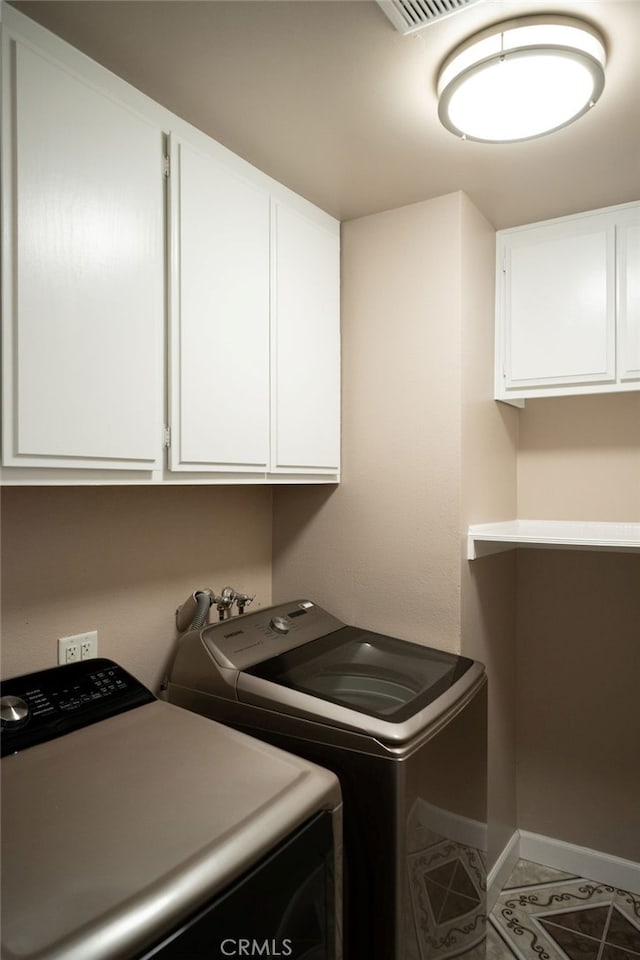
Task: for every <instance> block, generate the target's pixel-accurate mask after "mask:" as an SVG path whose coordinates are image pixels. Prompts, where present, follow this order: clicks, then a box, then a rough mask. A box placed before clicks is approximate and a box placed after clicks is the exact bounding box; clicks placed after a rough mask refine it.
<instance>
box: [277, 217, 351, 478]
mask: <svg viewBox="0 0 640 960" xmlns="http://www.w3.org/2000/svg"><path fill="white" fill-rule="evenodd" d="M272 249H273V264H272V277H273V283H272V334H271V336H272V349H271V357H272V372H271V382H272V405H271V410H272V423H271V470H272V472H274V473H278V472H281V473H286V472H290V473H298V474H304V473H337V471H338V469H339V465H340V264H339V261H340V236H339V227H338V225H337V223H333V224H331V225H330V226H329V225H326V226H325V225H324V224H322V223H320V222H319V221H316V220H312V219H310V218H308V217H306V216H304V215H303V214H301V213H299V212H298V211H297V210H295V209H293V208H292V207H289V206H287V205H286V204H284V203H281V202H275V201H274V204H273V245H272Z"/></svg>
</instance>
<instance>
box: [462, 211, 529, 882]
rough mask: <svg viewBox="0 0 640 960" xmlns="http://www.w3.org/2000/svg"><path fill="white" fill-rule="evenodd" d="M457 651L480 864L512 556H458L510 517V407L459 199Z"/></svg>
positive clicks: (504, 692) (511, 746) (512, 752)
mask: <svg viewBox="0 0 640 960" xmlns="http://www.w3.org/2000/svg"><path fill="white" fill-rule="evenodd" d="M461 213H462V220H461V227H462V233H461V241H462V265H463V269H462V276H463V282H462V299H461V307H462V310H461V330H462V336H461V346H462V353H461V363H462V367H461V369H462V378H461V388H462V389H461V401H462V407H461V409H462V435H461V440H462V445H461V451H462V472H461V483H462V487H461V516H460V534H461V536H460V555H461V578H462V652H463V653H465V654H467V656H471V657H474V658H475V659H477V660H480V661H482V663H484V664H485V666H486V668H487V676H488V678H489V717H488V720H489V777H488V785H489V810H490V818H489V863H493V862H494V860H495V859H496V857H497V856H498V855H499V853H500V852H501V851H502V849H503V848H504V846H505V844H506V843H508V842H509V840H510V839H511V836H512V834H513V832H514V830H515V828H516V822H517V815H516V724H515V713H516V704H515V698H516V647H517V644H516V604H515V574H516V563H515V554H514V553H509V554H501V555H500V556H495V557H490V558H487V559H486V560H484V561H482V562H481V563H469V562H468V561H467V560H466V559H465V558H466V543H465V533H466V529H467V526H468V525H469V524H470V523H482V522H485V521H487V520H489V519H492V520H507V519H511V518H513V517H514V516H515V513H516V446H517V437H518V412H517V411H516V410H515V409H513V408H511V407H507V406H505V405H504V404H499V403H496V402H495V401H494V400H493V327H494V282H493V276H494V264H495V231H494V229H493V227H492V226H491V224H490V223H488V222H487V220H485V218H484V217H483V216H482V215H481V214H480V213H479V211H478V210H477V209H476V207H474V205H473V204H472V203H471V201H470V200H469V199H468V198H467V197H466V196H464V195H463V196H462V207H461Z"/></svg>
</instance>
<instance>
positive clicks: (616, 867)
mask: <svg viewBox="0 0 640 960" xmlns="http://www.w3.org/2000/svg"><path fill="white" fill-rule="evenodd" d="M519 847H520V856H521V857H522V859H523V860H533V861H534V863H542V864H544V865H545V866H547V867H554V868H555V869H556V870H562V871H564V872H565V873H573V874H575V875H576V876H578V877H586V878H587V879H588V880H596V881H597V882H598V883H606V884H608V885H609V886H611V887H618V889H620V890H627V891H629V892H630V893H640V863H634V861H632V860H624V859H623V858H622V857H614V856H612V855H611V854H608V853H601V852H600V851H598V850H589V849H588V848H587V847H578V846H576V845H575V844H573V843H565V841H564V840H554V839H553V837H543V836H541V835H540V834H538V833H529V832H528V831H527V830H520V843H519ZM505 849H506V848H505ZM494 869H495V868H494ZM492 872H493V871H492Z"/></svg>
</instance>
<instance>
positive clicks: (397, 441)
mask: <svg viewBox="0 0 640 960" xmlns="http://www.w3.org/2000/svg"><path fill="white" fill-rule="evenodd" d="M494 237H495V234H494V231H493V228H492V227H491V226H490V224H488V223H487V221H486V220H484V218H483V217H481V215H480V214H479V213H478V211H477V210H476V209H475V208H474V207H473V205H472V204H471V203H470V201H469V200H468V199H467V198H466V197H465V196H464V195H463V194H454V195H450V196H447V197H442V198H440V199H438V200H436V201H429V202H426V203H420V204H415V205H412V206H409V207H404V208H402V209H400V210H394V211H389V212H387V213H384V214H379V215H375V216H371V217H365V218H363V219H361V220H356V221H352V222H350V223H346V224H344V225H343V234H342V257H343V261H342V276H343V301H342V338H343V480H342V483H341V485H340V487H339V488H337V489H336V490H334V491H328V490H313V489H296V490H286V491H285V490H278V491H276V492H275V497H274V598H276V599H278V600H284V599H286V598H289V597H293V596H294V595H298V594H301V593H305V592H307V593H310V594H311V596H312V598H313V599H314V600H316V601H317V602H318V603H320V604H325V605H326V606H327V607H328V608H329V609H330V610H332V611H333V612H334V613H336V614H337V615H338V616H340V617H342V619H344V620H346V621H347V622H351V623H358V624H362V625H365V626H369V627H371V628H373V629H376V630H379V631H381V632H383V633H391V634H394V635H396V636H401V637H405V638H406V639H409V640H414V641H416V642H419V643H428V644H430V645H432V646H438V647H444V648H446V649H449V650H453V651H459V650H460V648H461V643H462V646H463V648H464V652H466V653H467V654H469V655H471V656H475V657H477V658H479V659H481V660H483V661H484V662H485V663H487V665H488V670H489V675H490V681H489V682H490V706H489V714H490V719H489V723H490V731H491V732H490V751H491V759H490V779H491V785H490V803H491V814H490V819H491V830H490V859H492V858H493V857H494V856H495V855H496V854H497V852H498V851H499V850H500V849H501V846H502V845H503V843H504V842H506V840H508V839H509V837H510V836H511V834H512V832H513V830H514V829H515V769H514V753H515V746H514V744H515V705H514V698H515V640H514V632H515V565H514V558H513V556H510V557H504V558H496V562H495V563H487V564H486V565H485V566H484V567H483V568H482V569H481V570H480V569H478V574H479V577H478V578H471V577H470V576H469V573H468V571H467V564H466V561H465V562H464V563H463V564H462V567H461V559H460V549H461V543H462V540H463V537H462V532H463V528H466V523H467V522H468V520H470V519H471V518H473V519H481V520H485V519H487V518H488V515H487V512H486V511H489V516H494V515H495V512H496V511H497V512H498V515H499V516H500V517H502V516H504V517H509V516H513V515H514V511H515V476H516V474H515V429H516V426H517V414H516V413H515V411H513V410H506V409H502V408H499V407H498V406H497V405H496V404H495V403H494V402H493V400H492V399H491V397H492V390H493V383H492V355H493V264H494V256H495V254H494ZM466 377H469V380H468V381H467V382H465V378H466ZM467 447H468V452H467ZM467 470H468V472H469V476H468V478H466V479H465V475H466V473H467ZM461 589H462V593H461ZM494 825H495V829H494Z"/></svg>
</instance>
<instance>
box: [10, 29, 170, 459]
mask: <svg viewBox="0 0 640 960" xmlns="http://www.w3.org/2000/svg"><path fill="white" fill-rule="evenodd" d="M7 61H8V62H7ZM3 62H4V80H5V83H4V96H5V99H4V104H3V112H4V119H5V123H4V129H5V132H6V131H11V134H12V135H11V136H5V144H4V156H3V160H4V178H3V179H4V190H5V193H4V197H3V207H4V212H5V218H4V219H5V228H4V229H5V233H4V238H3V239H4V244H3V246H4V255H5V259H4V270H3V275H4V288H3V301H4V322H3V462H4V464H5V465H13V466H53V467H99V468H100V469H120V470H122V469H125V470H128V469H133V470H142V469H144V470H150V469H153V468H155V467H158V466H159V465H160V459H161V453H162V448H161V435H162V434H161V431H162V412H163V408H162V404H163V395H162V342H163V288H164V225H163V207H162V198H163V191H164V185H163V176H162V133H161V130H160V129H158V127H157V126H155V125H154V124H153V123H150V122H148V121H147V120H146V119H144V118H142V117H140V116H139V115H137V114H135V113H134V112H132V111H131V110H129V109H127V108H126V107H125V106H123V105H122V104H120V103H118V102H116V101H115V100H113V99H112V98H110V97H108V96H106V95H105V94H104V93H102V92H101V91H99V90H97V89H95V87H93V86H92V85H91V84H90V83H88V82H85V80H84V79H83V78H81V77H79V76H77V75H75V74H74V73H73V72H70V71H69V70H67V69H65V67H64V66H63V65H61V64H60V63H58V62H56V61H55V60H54V59H52V58H50V57H48V56H47V55H46V54H45V53H44V52H41V51H38V50H35V49H33V48H32V47H30V46H28V45H27V44H23V43H19V42H14V41H11V42H10V43H9V44H8V45H7V46H5V50H4V58H3ZM11 184H13V190H12V191H10V185H11Z"/></svg>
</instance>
